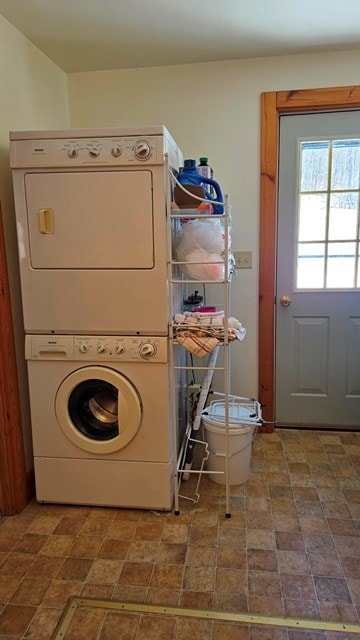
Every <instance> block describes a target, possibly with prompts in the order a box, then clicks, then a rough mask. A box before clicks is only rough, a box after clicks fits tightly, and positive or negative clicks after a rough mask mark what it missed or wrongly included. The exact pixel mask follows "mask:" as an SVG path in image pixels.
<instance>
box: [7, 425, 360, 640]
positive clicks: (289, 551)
mask: <svg viewBox="0 0 360 640" xmlns="http://www.w3.org/2000/svg"><path fill="white" fill-rule="evenodd" d="M355 471H356V473H355ZM186 484H187V487H186V491H189V492H190V493H189V495H190V494H191V492H193V491H194V487H195V481H194V478H191V479H190V480H189V482H188V483H186ZM190 485H191V486H190ZM182 503H184V505H182ZM230 504H231V518H225V517H224V515H225V514H224V509H225V488H224V486H223V485H219V484H217V483H214V482H211V480H210V479H209V478H208V477H204V478H203V479H202V481H201V485H200V500H199V502H198V503H197V504H192V503H191V502H187V501H181V504H180V506H181V513H180V515H179V516H177V517H175V516H174V514H173V513H172V512H156V511H151V510H136V509H116V508H105V507H83V506H67V505H41V504H38V503H36V502H35V501H33V502H32V503H30V504H29V505H28V506H27V507H26V508H25V509H24V511H23V513H22V514H20V515H18V516H14V517H7V518H0V636H1V637H2V638H4V640H8V639H9V638H19V640H20V637H21V636H22V635H23V630H25V631H24V633H26V638H27V640H30V639H33V640H45V638H50V637H51V636H52V634H53V631H54V629H55V626H56V624H57V621H58V619H59V617H60V615H61V613H62V610H63V608H64V606H65V604H66V602H67V600H68V598H69V597H71V596H73V595H80V594H81V595H83V596H84V597H94V598H99V599H103V598H104V599H107V598H110V599H113V600H120V601H121V600H123V601H125V602H134V601H135V602H148V603H152V604H157V605H163V606H181V607H190V608H193V607H194V606H196V607H198V608H204V609H212V608H215V609H217V610H220V611H233V612H236V611H251V612H253V613H259V614H260V615H262V614H263V615H269V614H270V615H279V616H283V615H287V616H291V617H304V618H313V619H316V618H317V619H319V618H321V619H323V620H326V619H332V620H339V621H348V622H359V620H360V434H357V433H356V434H355V433H345V432H341V433H333V432H329V433H327V432H317V431H305V430H304V431H301V430H298V429H294V430H286V429H280V430H277V431H276V433H275V434H259V437H257V438H256V440H255V443H254V450H253V455H252V475H251V478H250V480H249V482H247V483H244V484H243V485H235V486H233V487H231V496H230ZM124 615H125V616H130V617H128V622H129V624H128V625H127V627H126V629H125V631H124V633H125V635H126V634H127V636H126V637H127V640H139V638H140V640H143V639H145V636H146V640H151V638H152V637H154V638H155V637H157V638H158V637H161V638H162V640H163V638H165V640H167V635H169V639H170V638H171V640H184V639H185V638H186V640H188V637H190V635H196V637H199V640H202V637H204V640H210V638H211V640H227V638H229V640H230V638H231V640H273V639H274V640H305V638H306V639H308V638H311V640H318V639H319V640H320V638H321V639H323V640H325V635H326V640H330V636H331V640H332V638H333V636H334V634H330V636H329V634H328V633H327V634H325V633H321V632H315V633H313V632H308V631H305V630H300V629H289V630H282V629H274V628H270V627H269V628H266V627H263V626H261V627H260V626H256V627H251V626H249V625H241V626H239V625H236V624H234V623H230V622H229V623H223V622H221V623H220V622H218V621H217V622H216V623H214V622H212V621H211V622H210V621H208V620H206V621H200V622H201V623H204V624H200V625H197V627H196V633H195V626H194V625H195V620H191V621H185V622H186V624H185V622H184V620H183V621H182V622H179V623H177V620H175V619H174V620H172V623H174V624H171V625H170V626H168V625H165V626H164V628H161V625H160V627H159V625H158V624H154V626H153V627H151V628H150V627H148V626H147V625H146V624H145V622H143V623H142V626H141V625H140V617H139V616H138V615H137V614H135V613H134V614H124V613H122V614H121V615H118V612H114V611H112V612H110V611H107V612H105V614H104V616H105V617H102V618H101V619H100V618H97V616H95V617H92V615H91V611H88V612H87V613H86V615H85V612H84V611H83V612H82V614H81V616H83V618H81V616H80V618H79V619H78V622H79V620H80V619H81V620H82V626H81V627H79V624H78V622H77V624H76V625H74V626H73V628H72V630H70V632H71V634H72V637H73V640H75V638H76V640H82V638H83V637H84V638H85V637H86V638H87V640H90V638H91V637H97V638H98V640H110V639H111V640H112V638H113V637H114V634H115V635H116V634H117V635H118V636H119V637H120V635H119V634H120V633H122V632H123V628H122V627H121V624H122V623H121V622H120V618H121V617H122V619H123V620H125V618H124ZM145 618H147V619H149V617H148V616H144V617H143V620H145ZM134 620H135V624H134ZM158 622H159V620H158ZM196 622H197V621H196ZM99 624H100V626H99ZM1 625H2V626H1ZM120 629H121V631H120ZM189 629H191V634H190V633H189ZM115 632H116V633H115ZM90 633H92V634H96V636H91V635H90ZM79 634H80V635H79ZM131 634H133V638H132V637H131ZM139 634H140V635H139ZM151 634H153V636H151ZM304 634H305V635H304ZM309 634H310V635H309ZM343 635H344V634H343ZM70 638H71V636H70ZM66 640H68V637H66Z"/></svg>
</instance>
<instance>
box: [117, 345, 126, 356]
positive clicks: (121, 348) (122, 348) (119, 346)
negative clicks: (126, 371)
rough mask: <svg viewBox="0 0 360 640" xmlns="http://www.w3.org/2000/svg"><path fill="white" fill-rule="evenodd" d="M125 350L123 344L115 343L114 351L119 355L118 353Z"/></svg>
mask: <svg viewBox="0 0 360 640" xmlns="http://www.w3.org/2000/svg"><path fill="white" fill-rule="evenodd" d="M124 351H125V347H124V345H123V344H117V345H116V349H115V353H116V354H117V355H118V356H119V355H120V354H122V353H124Z"/></svg>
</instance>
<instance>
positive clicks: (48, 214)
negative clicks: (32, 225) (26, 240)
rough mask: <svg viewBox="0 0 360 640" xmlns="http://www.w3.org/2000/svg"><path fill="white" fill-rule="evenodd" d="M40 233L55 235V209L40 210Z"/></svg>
mask: <svg viewBox="0 0 360 640" xmlns="http://www.w3.org/2000/svg"><path fill="white" fill-rule="evenodd" d="M38 220H39V231H40V233H43V234H48V233H55V224H54V211H53V209H39V210H38Z"/></svg>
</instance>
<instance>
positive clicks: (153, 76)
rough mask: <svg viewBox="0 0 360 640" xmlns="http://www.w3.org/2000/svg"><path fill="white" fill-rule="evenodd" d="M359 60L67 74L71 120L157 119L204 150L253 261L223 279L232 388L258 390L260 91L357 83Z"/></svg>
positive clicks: (191, 147) (236, 244) (236, 240)
mask: <svg viewBox="0 0 360 640" xmlns="http://www.w3.org/2000/svg"><path fill="white" fill-rule="evenodd" d="M359 68H360V52H359V51H349V52H343V53H328V54H318V55H297V56H286V57H274V58H257V59H251V60H242V61H228V62H221V63H208V64H196V65H180V66H173V67H159V68H148V69H132V70H117V71H105V72H94V73H75V74H70V75H69V76H68V79H69V104H70V119H71V125H72V126H74V127H92V126H103V127H107V126H123V125H124V126H126V125H153V124H164V125H166V126H167V128H168V129H169V130H170V131H171V133H172V134H173V136H174V137H175V138H176V140H177V142H178V144H179V146H180V147H181V148H182V150H183V152H184V155H185V157H194V158H198V157H199V156H201V155H206V156H208V157H209V159H210V160H209V161H210V164H212V166H213V168H214V170H215V176H214V177H215V178H216V179H217V180H219V181H220V182H221V184H222V187H223V189H224V191H226V192H229V193H230V196H231V202H232V212H233V231H232V237H233V249H240V250H251V251H252V252H253V264H254V267H253V269H251V270H242V271H238V275H237V277H236V278H235V279H234V281H233V285H232V314H233V315H234V316H236V317H237V318H239V319H240V320H241V321H242V323H243V324H244V325H245V326H246V327H247V329H248V334H247V337H246V339H245V340H244V342H242V343H241V344H235V345H234V347H233V348H232V356H231V358H232V369H233V375H232V392H233V393H236V394H239V395H245V396H248V395H249V396H257V393H258V390H257V358H258V349H257V344H258V341H257V313H258V267H257V265H258V238H259V160H260V154H259V143H260V94H261V92H263V91H276V90H281V89H284V90H286V89H300V88H314V87H326V86H338V85H350V84H359V81H360V80H359V79H360V76H359Z"/></svg>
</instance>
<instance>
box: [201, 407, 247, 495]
mask: <svg viewBox="0 0 360 640" xmlns="http://www.w3.org/2000/svg"><path fill="white" fill-rule="evenodd" d="M214 404H215V410H214V407H211V405H210V407H208V408H207V409H205V411H204V413H203V415H202V422H203V426H204V430H205V441H206V442H207V444H208V447H209V457H208V460H207V471H209V472H214V473H208V476H209V478H210V480H212V481H213V482H217V483H219V484H225V483H226V475H225V470H226V426H225V422H224V412H225V408H224V403H214ZM207 413H208V415H206V414H207ZM204 414H205V415H204ZM251 414H252V412H251V410H250V409H249V408H248V407H247V406H240V405H236V404H231V405H230V406H229V420H234V422H231V423H229V452H228V481H229V484H230V485H233V484H242V483H244V482H247V481H248V480H249V478H250V473H251V452H252V444H253V440H254V437H255V434H256V430H257V424H258V421H257V420H256V422H254V419H251V417H250V415H251ZM241 420H242V422H241ZM215 472H216V473H215Z"/></svg>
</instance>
